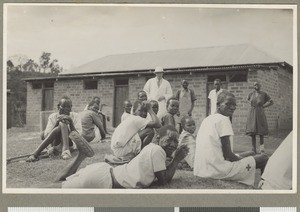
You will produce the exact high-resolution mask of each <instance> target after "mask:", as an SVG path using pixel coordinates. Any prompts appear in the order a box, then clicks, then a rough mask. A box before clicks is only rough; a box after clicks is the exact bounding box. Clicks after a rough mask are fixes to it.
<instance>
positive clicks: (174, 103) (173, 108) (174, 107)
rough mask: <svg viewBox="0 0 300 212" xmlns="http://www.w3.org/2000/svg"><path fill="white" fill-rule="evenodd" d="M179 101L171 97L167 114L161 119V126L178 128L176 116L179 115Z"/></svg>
mask: <svg viewBox="0 0 300 212" xmlns="http://www.w3.org/2000/svg"><path fill="white" fill-rule="evenodd" d="M178 108H179V101H178V100H177V99H176V98H175V97H171V98H170V99H168V101H167V113H166V114H165V115H164V116H163V117H162V118H161V125H162V126H166V125H172V126H174V127H176V122H175V118H174V115H175V114H177V113H178Z"/></svg>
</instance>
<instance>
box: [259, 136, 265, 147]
mask: <svg viewBox="0 0 300 212" xmlns="http://www.w3.org/2000/svg"><path fill="white" fill-rule="evenodd" d="M259 139H260V145H264V136H263V135H259Z"/></svg>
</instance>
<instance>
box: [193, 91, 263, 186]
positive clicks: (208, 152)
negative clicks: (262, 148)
mask: <svg viewBox="0 0 300 212" xmlns="http://www.w3.org/2000/svg"><path fill="white" fill-rule="evenodd" d="M235 109H236V99H235V96H234V95H233V94H232V93H230V92H228V91H225V90H224V91H222V92H221V93H220V94H219V95H218V98H217V112H216V113H215V114H212V115H210V116H208V117H206V118H205V119H204V120H203V122H202V124H201V126H200V129H199V131H198V135H197V138H196V152H195V161H194V175H196V176H199V177H204V178H213V179H224V180H234V181H238V182H240V183H244V184H247V185H254V180H255V170H256V169H260V170H261V172H263V170H264V167H265V165H266V163H267V161H268V156H267V155H266V154H260V155H254V154H255V153H254V152H250V153H249V152H244V153H240V154H239V155H237V154H234V153H233V152H232V150H231V145H230V136H233V130H232V126H231V122H230V120H229V117H230V116H232V114H233V112H234V111H235ZM251 155H254V156H251Z"/></svg>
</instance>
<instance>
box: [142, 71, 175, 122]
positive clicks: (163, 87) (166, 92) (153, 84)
mask: <svg viewBox="0 0 300 212" xmlns="http://www.w3.org/2000/svg"><path fill="white" fill-rule="evenodd" d="M144 91H145V92H146V93H147V96H148V100H149V101H150V100H156V101H158V97H159V96H164V97H165V99H164V100H161V101H158V113H157V116H158V117H159V118H161V117H162V116H163V115H164V114H165V113H166V112H167V109H166V105H167V100H168V99H169V98H171V97H172V96H173V91H172V88H171V85H170V83H169V82H168V81H167V80H165V79H161V84H160V86H159V87H158V85H157V77H154V78H151V79H149V80H148V81H147V82H146V84H145V86H144Z"/></svg>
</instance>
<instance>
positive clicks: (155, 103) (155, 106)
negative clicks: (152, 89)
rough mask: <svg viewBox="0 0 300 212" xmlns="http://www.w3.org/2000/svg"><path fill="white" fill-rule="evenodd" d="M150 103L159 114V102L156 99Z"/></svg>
mask: <svg viewBox="0 0 300 212" xmlns="http://www.w3.org/2000/svg"><path fill="white" fill-rule="evenodd" d="M150 103H151V107H152V110H153V112H154V113H155V114H157V113H158V110H159V108H158V102H157V101H156V100H151V101H150Z"/></svg>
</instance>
